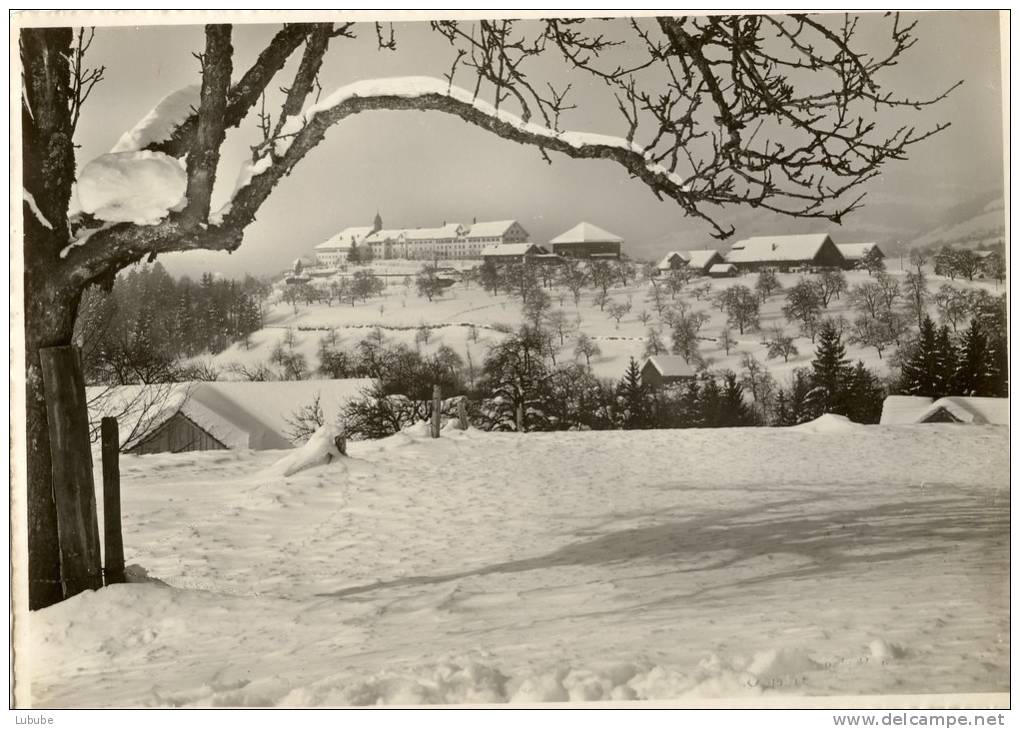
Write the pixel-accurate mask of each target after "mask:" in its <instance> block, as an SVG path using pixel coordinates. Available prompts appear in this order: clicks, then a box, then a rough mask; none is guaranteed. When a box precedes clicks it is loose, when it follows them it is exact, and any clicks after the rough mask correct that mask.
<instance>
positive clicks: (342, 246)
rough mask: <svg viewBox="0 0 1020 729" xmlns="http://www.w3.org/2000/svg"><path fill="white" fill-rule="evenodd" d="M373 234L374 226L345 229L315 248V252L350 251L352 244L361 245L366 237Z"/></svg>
mask: <svg viewBox="0 0 1020 729" xmlns="http://www.w3.org/2000/svg"><path fill="white" fill-rule="evenodd" d="M371 232H372V226H370V225H360V226H355V227H351V228H344V229H343V230H341V231H340V232H339V233H337V234H336V235H334V236H333V237H332V238H330V239H329V240H327V241H325V242H324V243H320V244H319V245H317V246H315V250H319V251H321V250H350V247H351V242H352V241H353V242H355V243H361V241H362V240H364V238H365V236H367V235H368V234H369V233H371Z"/></svg>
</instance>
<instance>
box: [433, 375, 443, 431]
mask: <svg viewBox="0 0 1020 729" xmlns="http://www.w3.org/2000/svg"><path fill="white" fill-rule="evenodd" d="M442 410H443V396H442V392H441V391H440V389H439V385H433V386H432V437H433V438H438V437H439V424H440V423H441V422H442V421H441V418H442V416H443V413H442Z"/></svg>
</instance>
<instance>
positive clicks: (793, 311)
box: [783, 278, 822, 342]
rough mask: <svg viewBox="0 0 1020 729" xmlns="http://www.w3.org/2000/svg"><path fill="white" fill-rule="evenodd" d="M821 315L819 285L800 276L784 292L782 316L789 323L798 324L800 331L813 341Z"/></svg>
mask: <svg viewBox="0 0 1020 729" xmlns="http://www.w3.org/2000/svg"><path fill="white" fill-rule="evenodd" d="M821 315H822V298H821V295H820V287H819V286H818V285H817V284H816V283H815V282H814V281H809V280H808V279H805V278H802V279H801V280H800V281H798V282H797V283H796V285H794V286H793V287H791V288H790V289H789V290H788V291H787V292H786V304H784V305H783V316H785V317H786V320H787V321H788V322H790V323H791V324H794V323H797V324H799V325H800V329H801V331H802V332H803V333H804V334H805V335H808V336H810V337H811V341H812V342H814V339H815V332H816V331H817V330H818V322H819V319H820V318H821Z"/></svg>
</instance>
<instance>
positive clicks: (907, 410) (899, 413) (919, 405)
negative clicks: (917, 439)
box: [879, 395, 1009, 425]
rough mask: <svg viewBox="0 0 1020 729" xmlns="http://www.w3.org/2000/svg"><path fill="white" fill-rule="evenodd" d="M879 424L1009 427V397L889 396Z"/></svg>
mask: <svg viewBox="0 0 1020 729" xmlns="http://www.w3.org/2000/svg"><path fill="white" fill-rule="evenodd" d="M879 423H880V424H881V425H908V424H912V423H967V424H971V425H1009V398H1005V397H955V396H954V397H943V398H940V399H938V400H934V401H933V400H932V398H930V397H919V396H915V395H890V396H889V397H887V398H886V399H885V401H884V402H883V403H882V417H881V418H880V420H879Z"/></svg>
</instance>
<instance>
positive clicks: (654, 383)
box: [641, 354, 696, 387]
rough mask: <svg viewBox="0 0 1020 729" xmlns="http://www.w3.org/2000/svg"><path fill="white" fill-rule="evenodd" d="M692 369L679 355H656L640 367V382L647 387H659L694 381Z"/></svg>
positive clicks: (694, 374)
mask: <svg viewBox="0 0 1020 729" xmlns="http://www.w3.org/2000/svg"><path fill="white" fill-rule="evenodd" d="M695 376H696V373H695V372H694V368H693V367H691V365H690V364H689V363H688V362H687V361H686V360H685V359H684V358H683V357H681V356H680V355H675V354H657V355H654V356H652V357H649V358H648V359H646V360H645V363H644V364H643V365H642V366H641V382H642V383H643V384H645V385H648V386H649V387H661V386H663V385H672V384H675V383H677V382H686V381H688V380H692V379H694V377H695Z"/></svg>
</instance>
